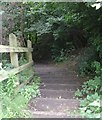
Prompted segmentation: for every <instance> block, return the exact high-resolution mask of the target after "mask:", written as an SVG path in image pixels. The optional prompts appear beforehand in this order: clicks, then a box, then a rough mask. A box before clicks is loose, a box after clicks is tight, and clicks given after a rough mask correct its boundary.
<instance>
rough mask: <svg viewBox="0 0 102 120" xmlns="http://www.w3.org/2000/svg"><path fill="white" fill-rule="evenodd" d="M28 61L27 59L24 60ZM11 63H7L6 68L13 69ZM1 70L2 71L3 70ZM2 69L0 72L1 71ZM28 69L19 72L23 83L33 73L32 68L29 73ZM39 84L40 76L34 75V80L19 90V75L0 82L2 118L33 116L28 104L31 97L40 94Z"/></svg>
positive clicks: (0, 116)
mask: <svg viewBox="0 0 102 120" xmlns="http://www.w3.org/2000/svg"><path fill="white" fill-rule="evenodd" d="M23 61H24V62H26V60H23ZM23 61H22V60H20V64H24V63H23ZM10 66H11V65H9V64H7V65H5V67H4V68H5V70H4V69H3V68H2V70H4V71H6V70H7V68H8V67H9V69H11V67H10ZM2 70H1V71H2ZM1 71H0V73H1ZM27 71H28V69H27V70H25V71H23V72H22V73H20V74H19V76H22V77H19V78H20V82H21V83H22V82H23V81H24V80H27V79H28V77H29V76H30V75H31V70H30V69H29V72H28V74H27ZM39 84H40V78H39V77H37V76H34V80H33V82H32V83H31V85H30V84H28V85H26V86H24V87H23V88H21V89H20V90H19V91H18V90H17V91H18V92H17V91H16V89H17V85H18V84H17V77H16V75H11V76H10V77H9V78H8V79H7V80H4V81H2V82H0V90H1V91H0V98H1V99H0V101H1V102H2V106H1V107H2V113H1V114H0V118H21V117H24V118H25V117H31V113H30V111H29V110H28V108H27V104H28V102H29V100H30V99H31V97H36V96H38V95H40V92H39Z"/></svg>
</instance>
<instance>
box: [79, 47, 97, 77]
mask: <svg viewBox="0 0 102 120" xmlns="http://www.w3.org/2000/svg"><path fill="white" fill-rule="evenodd" d="M95 60H98V53H97V51H96V50H95V49H94V48H93V47H88V48H86V49H85V51H84V53H83V55H82V56H81V57H80V59H79V63H78V71H79V73H80V74H81V75H82V76H84V75H93V74H94V69H93V66H91V63H92V62H94V61H95Z"/></svg>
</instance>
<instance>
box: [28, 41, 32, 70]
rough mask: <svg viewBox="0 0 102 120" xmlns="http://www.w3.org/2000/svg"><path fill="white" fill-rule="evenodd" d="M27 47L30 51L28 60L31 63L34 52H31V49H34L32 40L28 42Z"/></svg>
mask: <svg viewBox="0 0 102 120" xmlns="http://www.w3.org/2000/svg"><path fill="white" fill-rule="evenodd" d="M27 47H28V49H29V52H27V59H28V61H29V62H32V61H33V60H32V51H31V48H32V43H31V41H30V40H27ZM31 70H32V71H33V67H32V66H31Z"/></svg>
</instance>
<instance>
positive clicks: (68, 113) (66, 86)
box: [29, 64, 80, 118]
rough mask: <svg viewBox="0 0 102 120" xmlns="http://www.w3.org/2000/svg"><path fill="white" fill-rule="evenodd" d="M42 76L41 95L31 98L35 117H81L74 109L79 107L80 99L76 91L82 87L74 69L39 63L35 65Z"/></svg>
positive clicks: (31, 107) (31, 108)
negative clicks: (75, 95) (76, 96)
mask: <svg viewBox="0 0 102 120" xmlns="http://www.w3.org/2000/svg"><path fill="white" fill-rule="evenodd" d="M35 70H36V73H37V74H38V76H40V77H41V80H42V83H41V86H40V92H41V96H40V97H38V98H36V99H33V98H32V99H31V101H30V104H29V105H30V110H31V112H32V114H33V117H34V118H79V115H78V114H74V113H73V111H74V110H75V109H77V108H78V106H79V101H78V100H76V99H75V98H74V93H75V90H76V89H77V88H79V87H80V80H79V78H78V76H77V75H76V73H75V72H74V71H70V70H68V68H66V67H61V66H56V65H52V64H51V65H50V64H38V65H35Z"/></svg>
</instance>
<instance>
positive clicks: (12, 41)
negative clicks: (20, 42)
mask: <svg viewBox="0 0 102 120" xmlns="http://www.w3.org/2000/svg"><path fill="white" fill-rule="evenodd" d="M9 44H10V46H11V47H17V37H16V36H15V35H14V34H13V33H11V34H10V35H9ZM10 59H11V64H12V65H13V66H14V67H18V66H19V62H18V53H15V52H10ZM17 77H18V76H17ZM17 84H19V77H18V78H17Z"/></svg>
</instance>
